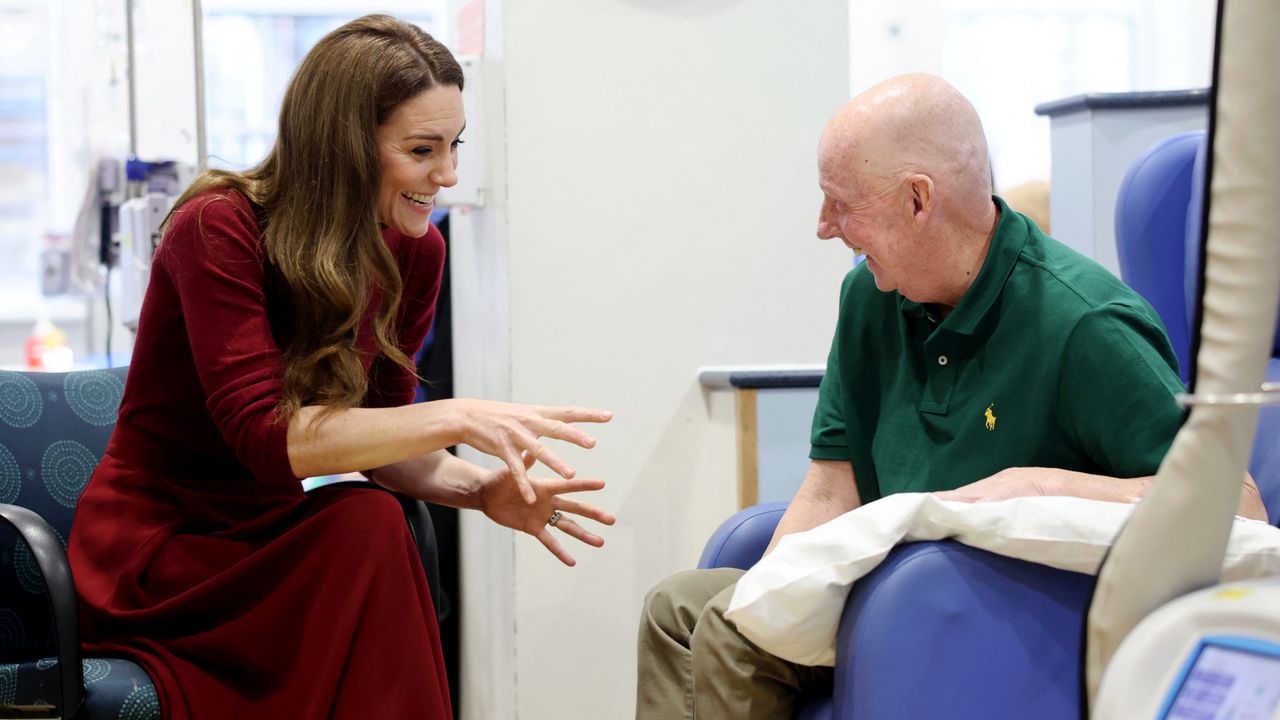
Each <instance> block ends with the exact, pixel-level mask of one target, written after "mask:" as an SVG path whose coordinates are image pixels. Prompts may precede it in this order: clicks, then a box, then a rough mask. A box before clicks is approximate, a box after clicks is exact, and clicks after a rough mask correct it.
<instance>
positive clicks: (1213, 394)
mask: <svg viewBox="0 0 1280 720" xmlns="http://www.w3.org/2000/svg"><path fill="white" fill-rule="evenodd" d="M1277 20H1280V6H1278V5H1276V4H1275V3H1273V2H1270V1H1269V0H1222V1H1221V2H1220V3H1219V6H1218V42H1217V50H1216V62H1215V67H1214V101H1213V112H1212V115H1211V116H1210V131H1209V137H1210V143H1209V146H1210V148H1211V151H1212V155H1211V158H1212V162H1211V163H1210V165H1209V173H1208V175H1207V177H1208V191H1209V196H1208V197H1209V200H1210V202H1208V203H1206V204H1207V206H1208V207H1209V212H1207V213H1206V214H1205V216H1206V218H1207V221H1208V222H1207V225H1208V242H1207V244H1206V246H1205V251H1204V253H1205V258H1206V264H1205V280H1206V282H1205V283H1204V287H1205V293H1204V300H1203V318H1204V323H1203V332H1202V333H1201V337H1202V338H1203V344H1202V346H1201V348H1200V352H1199V354H1198V355H1197V357H1196V361H1197V364H1196V372H1195V378H1196V386H1195V394H1194V395H1192V396H1191V397H1190V398H1188V400H1187V402H1188V404H1190V405H1193V409H1192V411H1191V414H1190V416H1189V417H1188V419H1187V421H1186V423H1185V425H1184V426H1183V428H1182V430H1181V431H1180V432H1179V433H1178V436H1177V438H1175V440H1174V443H1173V447H1172V448H1171V449H1170V450H1169V454H1168V456H1167V457H1166V458H1165V461H1164V464H1162V465H1161V467H1160V471H1159V473H1158V474H1157V477H1156V480H1155V482H1153V483H1152V485H1151V487H1150V489H1149V490H1148V491H1147V493H1146V495H1145V497H1144V498H1143V500H1142V502H1141V503H1140V504H1139V505H1138V507H1137V508H1136V509H1135V510H1134V513H1133V517H1132V518H1131V519H1130V521H1129V524H1128V525H1127V526H1126V527H1125V529H1124V530H1123V531H1122V532H1121V533H1120V535H1119V537H1118V538H1117V539H1116V542H1115V544H1114V545H1113V547H1112V550H1111V554H1110V556H1109V557H1108V559H1107V561H1106V562H1105V563H1104V565H1103V567H1102V569H1101V570H1100V572H1099V574H1098V583H1097V588H1096V594H1095V596H1094V600H1093V604H1092V607H1091V608H1090V612H1089V625H1088V630H1087V636H1086V658H1085V659H1086V677H1087V681H1086V691H1087V693H1088V696H1089V698H1090V699H1091V700H1094V699H1096V700H1095V702H1094V703H1093V716H1094V717H1095V718H1100V719H1103V720H1112V719H1116V720H1119V719H1120V718H1123V719H1125V720H1130V719H1131V718H1161V719H1163V718H1184V717H1185V718H1203V719H1205V720H1226V719H1228V718H1230V719H1233V720H1244V718H1277V717H1280V712H1277V711H1278V710H1280V602H1278V601H1280V578H1271V579H1267V580H1260V581H1255V582H1252V583H1247V584H1230V585H1216V582H1217V578H1218V570H1219V568H1220V566H1221V561H1222V557H1223V551H1224V548H1225V546H1226V543H1227V536H1228V532H1229V531H1230V528H1231V524H1232V515H1233V514H1234V512H1235V509H1236V506H1237V502H1238V499H1239V496H1240V489H1239V487H1240V478H1241V477H1242V476H1243V474H1244V473H1243V470H1244V466H1245V463H1246V462H1247V458H1248V455H1249V450H1250V442H1249V441H1250V440H1251V439H1252V438H1253V435H1254V429H1255V427H1256V424H1257V421H1258V412H1257V408H1256V405H1257V404H1262V403H1265V402H1270V401H1271V400H1273V399H1274V398H1273V397H1272V396H1271V394H1269V393H1258V392H1256V390H1257V388H1258V386H1259V383H1260V382H1261V381H1262V379H1263V378H1264V376H1265V375H1266V372H1267V363H1268V360H1269V358H1270V356H1271V350H1272V334H1273V332H1274V328H1275V322H1276V299H1277V296H1280V243H1278V242H1277V241H1276V231H1275V228H1276V227H1277V226H1280V208H1278V207H1277V206H1276V205H1275V203H1274V197H1273V196H1274V190H1275V187H1276V186H1277V185H1280V151H1277V148H1276V134H1275V132H1274V128H1273V126H1271V125H1270V124H1269V123H1267V122H1266V121H1265V120H1266V119H1267V118H1272V117H1275V116H1276V114H1277V113H1280V86H1278V85H1277V84H1276V82H1275V77H1274V76H1273V74H1272V73H1269V72H1266V71H1264V69H1272V70H1274V68H1276V67H1280V48H1277V47H1276V46H1275V44H1274V43H1273V42H1272V38H1271V37H1270V34H1269V33H1268V32H1266V31H1265V30H1264V28H1268V27H1274V26H1275V22H1276V21H1277Z"/></svg>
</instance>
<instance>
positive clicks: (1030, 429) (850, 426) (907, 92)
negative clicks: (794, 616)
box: [636, 75, 1266, 720]
mask: <svg viewBox="0 0 1280 720" xmlns="http://www.w3.org/2000/svg"><path fill="white" fill-rule="evenodd" d="M990 178H991V172H990V168H989V167H988V163H987V143H986V138H985V136H984V135H983V132H982V125H981V123H980V122H979V120H978V115H977V112H976V111H975V110H974V108H973V106H972V105H971V104H970V103H969V102H968V101H967V100H966V99H965V98H964V97H963V96H962V95H960V93H958V92H957V91H956V90H955V88H953V87H951V86H950V85H948V84H947V83H946V82H945V81H943V80H942V79H940V78H937V77H934V76H930V75H905V76H901V77H897V78H893V79H890V80H887V81H885V82H883V83H881V84H879V85H877V86H875V87H873V88H871V89H870V90H868V91H866V92H865V93H863V94H861V95H859V96H858V97H856V98H854V99H853V100H852V101H851V102H850V103H849V104H848V105H846V106H845V107H844V108H843V109H842V110H841V111H840V112H839V113H837V114H836V116H835V117H833V118H832V119H831V121H830V122H829V123H828V125H827V128H826V130H825V131H824V132H823V135H822V139H821V141H820V143H819V146H818V184H819V186H820V187H821V188H822V193H823V196H824V198H823V202H822V209H821V212H820V213H819V216H818V237H820V238H823V239H839V240H840V241H842V242H843V243H844V244H845V245H847V246H848V247H849V248H851V249H852V250H853V251H854V252H857V253H865V255H866V262H864V263H863V264H861V265H860V266H858V267H857V268H855V269H854V270H853V271H851V272H850V273H849V274H848V276H846V278H845V280H844V284H843V287H842V288H841V292H840V319H839V321H838V323H837V326H836V332H835V338H834V340H833V342H832V346H831V353H830V355H829V357H828V360H827V371H826V373H825V375H824V376H823V379H822V385H821V388H820V390H819V393H818V407H817V410H816V411H815V413H814V418H813V429H812V433H811V448H810V455H809V456H810V458H811V463H810V466H809V472H808V474H807V475H806V477H805V480H804V483H803V484H802V486H801V487H800V489H799V491H797V493H796V495H795V497H794V498H793V499H792V501H791V504H790V505H789V506H788V508H787V511H786V514H784V515H783V517H782V520H781V521H780V522H779V524H778V528H777V531H776V532H775V534H774V536H773V541H772V542H771V543H770V545H769V550H766V552H769V551H771V550H772V549H773V547H774V545H776V544H777V542H778V540H779V539H780V538H781V537H783V536H784V535H787V534H789V533H793V532H800V531H804V530H808V529H810V528H812V527H814V526H816V525H819V524H821V523H824V522H826V521H827V520H830V519H832V518H834V517H836V516H838V515H841V514H843V513H845V512H848V511H849V510H852V509H854V508H856V507H858V506H859V505H861V504H863V503H867V502H871V501H874V500H876V499H878V498H880V497H884V496H886V495H890V494H893V493H898V492H936V493H938V494H939V495H940V496H942V497H945V498H946V499H950V500H961V501H986V500H997V499H1004V498H1009V497H1018V496H1027V495H1072V496H1078V497H1087V498H1096V499H1101V500H1113V501H1121V502H1131V501H1133V500H1135V499H1137V498H1138V497H1139V496H1141V494H1142V493H1143V491H1144V490H1145V488H1146V487H1147V484H1148V483H1149V482H1150V481H1151V477H1150V476H1151V475H1152V474H1154V473H1155V471H1156V469H1157V467H1158V466H1159V464H1160V460H1161V459H1162V458H1163V457H1164V454H1165V452H1166V451H1167V450H1168V448H1169V445H1170V443H1171V442H1172V439H1173V435H1174V433H1175V432H1176V431H1177V428H1178V426H1179V424H1180V422H1181V411H1180V410H1179V409H1178V407H1177V405H1176V404H1175V402H1174V396H1175V395H1176V394H1177V393H1179V392H1181V391H1182V389H1183V388H1182V385H1181V382H1180V381H1179V379H1178V369H1177V360H1176V358H1175V356H1174V353H1173V350H1172V348H1171V347H1170V345H1169V341H1168V338H1167V337H1166V336H1165V332H1164V329H1163V327H1162V326H1161V324H1160V321H1159V319H1158V318H1157V316H1156V314H1155V312H1154V311H1153V310H1152V309H1151V307H1150V306H1149V305H1148V304H1147V303H1146V302H1144V301H1143V300H1142V299H1141V298H1139V297H1138V296H1137V295H1136V294H1134V292H1133V291H1132V290H1130V289H1129V288H1127V287H1126V286H1124V284H1122V283H1121V282H1120V281H1119V280H1117V279H1116V278H1115V277H1114V276H1113V275H1111V274H1110V273H1109V272H1107V271H1106V270H1104V269H1103V268H1102V267H1101V266H1099V265H1097V264H1096V263H1094V262H1093V261H1091V260H1089V259H1087V258H1084V257H1083V256H1081V255H1078V254H1076V253H1075V252H1073V251H1072V250H1070V249H1068V248H1067V247H1065V246H1063V245H1062V244H1060V243H1058V242H1056V241H1055V240H1053V239H1052V238H1049V237H1047V236H1045V235H1044V234H1043V233H1042V232H1041V231H1040V229H1039V228H1038V227H1037V226H1036V224H1035V223H1034V222H1032V221H1031V220H1029V219H1028V218H1026V217H1025V216H1023V215H1020V214H1018V213H1016V212H1014V211H1012V210H1010V209H1009V207H1008V206H1007V205H1006V204H1005V203H1004V201H1003V200H1001V199H1000V198H998V197H994V196H993V195H992V191H991V179H990ZM1239 512H1240V514H1242V515H1245V516H1247V517H1253V518H1262V519H1265V518H1266V512H1265V510H1264V509H1263V508H1262V503H1261V500H1260V498H1259V495H1258V492H1257V488H1256V487H1255V486H1254V485H1253V481H1252V480H1251V479H1249V478H1246V479H1245V483H1244V487H1243V491H1242V493H1241V501H1240V509H1239ZM741 574H742V572H741V571H740V570H734V569H716V570H694V571H690V572H686V573H681V574H678V575H674V576H672V577H670V578H667V579H666V580H664V581H663V582H661V583H659V584H658V585H657V586H656V587H655V588H654V589H653V590H652V591H651V592H650V593H649V595H648V597H647V598H646V599H645V608H644V614H643V617H642V619H641V626H640V640H639V676H638V680H639V682H638V692H637V705H636V717H637V718H638V719H641V720H649V719H653V720H658V719H661V720H672V719H673V718H690V717H695V716H696V717H698V718H701V719H702V720H712V719H716V720H719V719H722V718H723V719H732V720H744V719H749V718H762V719H763V718H770V719H776V718H790V717H791V716H792V714H793V712H794V705H795V698H796V697H797V696H798V695H799V694H801V693H805V692H817V693H822V692H828V691H829V688H830V685H831V678H832V674H831V669H830V668H816V667H805V666H799V665H794V664H792V663H789V662H787V661H785V660H782V659H780V658H776V657H773V656H771V655H769V654H768V653H766V652H764V651H763V650H761V649H759V648H757V647H756V646H755V645H753V644H752V643H751V642H749V641H748V640H746V639H745V638H743V637H742V636H741V635H740V634H739V633H738V632H737V631H736V630H735V629H734V628H733V626H732V625H731V624H729V623H728V622H726V621H725V619H724V611H725V609H726V608H727V607H728V604H729V600H730V598H731V597H732V595H733V589H734V585H735V584H736V582H737V580H738V577H739V576H741Z"/></svg>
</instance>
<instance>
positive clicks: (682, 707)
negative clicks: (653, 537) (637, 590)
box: [636, 568, 832, 720]
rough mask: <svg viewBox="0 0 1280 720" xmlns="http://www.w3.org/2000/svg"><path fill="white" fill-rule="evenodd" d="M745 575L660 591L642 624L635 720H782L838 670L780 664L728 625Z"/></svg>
mask: <svg viewBox="0 0 1280 720" xmlns="http://www.w3.org/2000/svg"><path fill="white" fill-rule="evenodd" d="M741 576H742V571H741V570H735V569H732V568H717V569H712V570H690V571H688V572H683V573H679V574H676V575H672V576H671V577H669V578H667V579H666V580H663V581H662V582H660V583H658V584H657V585H656V586H654V588H653V589H652V590H650V591H649V594H648V595H647V596H646V597H645V601H644V613H643V615H642V617H641V619H640V641H639V654H640V657H639V668H638V683H637V688H636V720H677V719H685V720H688V719H689V718H697V719H698V720H722V719H723V720H753V719H755V718H760V719H761V720H766V719H767V720H779V719H780V718H781V719H789V718H791V716H792V715H793V714H794V713H795V705H796V700H797V698H798V697H799V696H800V695H801V694H802V693H822V692H830V689H831V682H832V670H831V668H826V667H809V666H805V665H796V664H794V663H790V662H788V661H786V660H783V659H781V658H778V657H774V656H773V655H770V654H769V653H767V652H765V651H764V650H761V649H760V648H759V647H757V646H756V645H755V644H754V643H752V642H751V641H750V640H747V639H746V638H745V637H743V636H742V635H741V634H740V633H739V632H738V631H737V629H736V628H734V627H733V625H732V624H731V623H729V622H728V621H726V620H725V619H724V611H725V610H726V609H727V608H728V607H729V599H730V598H731V597H733V589H734V587H735V586H736V585H737V583H738V578H739V577H741Z"/></svg>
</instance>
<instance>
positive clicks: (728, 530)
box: [698, 503, 1093, 720]
mask: <svg viewBox="0 0 1280 720" xmlns="http://www.w3.org/2000/svg"><path fill="white" fill-rule="evenodd" d="M785 509H786V504H785V503H770V504H766V505H757V506H753V507H750V508H747V509H746V510H743V511H741V512H739V513H737V514H735V515H734V516H732V517H730V518H729V519H728V520H726V521H725V522H724V523H722V524H721V526H720V527H719V529H717V530H716V532H715V533H714V534H713V535H712V538H711V540H710V541H709V542H708V543H707V545H706V547H705V548H704V550H703V553H702V559H701V561H700V562H699V564H698V566H699V567H737V568H742V569H746V568H748V567H750V566H751V565H752V564H754V563H755V561H756V560H758V559H759V557H760V554H761V553H762V552H763V551H764V548H765V547H766V546H767V545H768V543H769V538H770V537H771V536H772V535H773V530H774V527H775V526H776V525H777V522H778V520H779V519H780V518H781V517H782V513H783V511H784V510H785ZM1092 591H1093V578H1092V577H1089V576H1087V575H1081V574H1079V573H1072V572H1065V571H1062V570H1055V569H1053V568H1050V567H1046V566H1043V565H1037V564H1035V563H1029V562H1024V561H1021V560H1015V559H1012V558H1006V557H1001V556H999V555H993V554H992V553H989V552H986V551H983V550H978V549H975V548H971V547H968V546H966V545H961V544H959V543H955V542H951V541H943V542H924V543H910V544H907V545H902V546H899V547H897V548H895V549H894V550H893V551H892V552H891V553H890V554H889V556H888V557H887V558H886V559H885V561H884V562H883V563H881V564H880V566H879V567H877V568H876V569H875V570H873V571H872V572H871V573H869V574H868V575H867V576H866V577H864V578H863V579H862V580H860V581H859V582H858V583H857V584H855V585H854V588H853V590H852V591H851V592H850V594H849V599H848V600H847V601H846V603H845V608H844V614H843V616H842V619H841V622H840V628H839V631H838V634H837V640H836V656H837V660H836V675H835V683H834V688H833V692H832V695H831V697H815V698H804V699H803V701H802V705H801V707H800V710H799V711H798V712H797V714H796V718H797V720H828V719H829V718H837V719H840V720H843V719H845V718H877V720H897V719H901V720H933V719H935V718H936V719H938V720H942V719H944V718H945V719H947V720H968V719H970V718H972V719H973V720H978V719H980V718H981V719H983V720H989V719H990V718H1013V717H1035V718H1043V719H1045V720H1078V718H1079V716H1080V710H1079V697H1078V693H1079V688H1080V662H1079V652H1080V647H1081V642H1082V637H1083V632H1084V617H1085V614H1084V613H1085V610H1086V608H1087V607H1088V603H1089V596H1090V595H1091V593H1092Z"/></svg>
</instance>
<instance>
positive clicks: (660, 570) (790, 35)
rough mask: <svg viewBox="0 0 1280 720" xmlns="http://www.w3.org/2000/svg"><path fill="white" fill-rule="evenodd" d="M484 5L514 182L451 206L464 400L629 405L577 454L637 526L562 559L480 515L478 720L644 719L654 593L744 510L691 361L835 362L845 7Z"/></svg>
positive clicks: (473, 525) (491, 146) (596, 0)
mask: <svg viewBox="0 0 1280 720" xmlns="http://www.w3.org/2000/svg"><path fill="white" fill-rule="evenodd" d="M486 6H487V10H488V17H487V18H486V23H487V26H488V29H489V31H488V32H487V35H488V37H489V39H488V40H487V42H488V45H487V47H486V48H485V55H486V64H485V67H486V77H485V83H486V87H487V89H486V101H485V108H484V112H485V116H486V122H487V123H489V127H490V133H489V138H488V140H487V142H486V150H487V151H489V153H490V160H489V162H490V167H489V172H490V173H493V174H495V175H501V180H500V181H499V182H500V183H505V186H504V187H495V188H494V192H493V194H492V195H487V197H491V198H492V202H490V203H489V204H488V205H487V206H486V207H485V208H483V209H481V210H479V211H476V212H472V213H469V214H465V215H464V214H459V215H455V220H454V221H455V223H457V224H455V225H453V227H454V228H455V234H454V237H453V247H454V248H455V251H454V257H453V263H454V265H453V273H454V275H453V280H454V283H455V284H454V288H455V290H454V292H455V303H456V307H457V308H458V309H457V310H456V312H457V313H458V315H457V317H456V323H455V332H456V333H457V335H458V336H457V338H456V344H457V350H456V352H457V358H456V363H455V367H456V368H458V371H457V373H458V374H457V378H456V382H457V385H458V392H459V394H462V395H485V396H487V397H495V398H496V397H502V396H503V395H504V393H505V394H506V396H507V397H510V398H511V399H513V400H516V401H523V402H538V403H575V404H580V405H594V406H601V407H607V408H610V409H612V410H614V411H615V413H616V419H615V420H614V422H613V423H612V424H611V425H609V426H605V427H603V428H601V429H600V430H599V433H598V435H599V438H600V445H599V447H598V448H597V449H595V450H593V451H590V452H586V451H574V450H572V449H568V448H565V449H564V450H563V453H562V454H563V455H565V456H566V457H567V458H568V459H569V460H570V461H571V462H573V463H574V464H575V465H576V466H577V468H578V469H579V472H580V473H581V474H583V475H588V476H597V477H602V478H604V479H606V480H607V481H608V483H609V487H608V488H607V489H606V490H605V491H603V492H601V493H599V494H598V497H597V498H595V500H596V501H597V502H598V503H599V504H601V505H603V506H605V507H608V508H610V509H612V510H613V511H615V512H616V513H617V514H618V517H619V523H618V525H617V526H615V527H613V528H607V529H605V530H604V531H603V532H602V534H603V535H604V536H605V538H606V542H607V544H606V546H605V548H604V549H603V550H600V551H592V550H590V549H589V548H585V547H584V546H578V547H575V548H574V549H575V551H576V552H575V554H576V555H577V557H578V558H579V561H580V562H579V565H578V567H576V568H573V569H569V568H565V567H562V566H560V565H559V563H558V562H557V561H556V560H555V559H554V558H552V557H551V556H550V555H548V554H547V553H546V552H545V551H544V550H543V549H542V547H541V546H540V545H539V544H538V543H537V542H536V541H534V540H533V539H532V538H527V537H521V538H518V539H516V540H515V541H514V542H513V541H512V539H511V536H510V534H509V533H504V532H501V531H497V530H494V529H493V528H491V527H489V526H488V525H486V523H485V522H484V521H483V520H482V519H479V518H477V517H474V516H472V517H468V518H465V519H464V525H463V540H462V542H463V573H464V577H463V590H462V593H463V598H462V600H463V618H464V629H463V634H464V640H463V642H464V691H463V697H462V705H463V709H464V717H467V718H495V717H503V718H506V717H513V718H516V717H518V718H522V719H523V718H558V717H591V718H626V717H631V716H632V714H633V698H634V682H635V680H634V678H635V672H634V669H635V659H634V658H635V636H636V627H637V623H638V617H639V610H640V604H641V601H642V598H643V596H644V594H645V592H646V590H647V589H648V588H649V587H650V586H651V585H652V584H653V583H654V582H655V581H657V580H658V579H660V578H661V577H663V576H665V575H667V574H669V573H671V572H674V571H677V570H681V569H686V568H691V567H693V565H694V564H695V563H696V561H697V557H698V552H699V550H700V548H701V546H702V544H703V542H705V540H706V538H707V537H708V535H709V534H710V533H711V531H712V530H713V529H714V528H715V526H716V524H718V523H719V521H720V520H722V519H723V518H724V517H726V516H727V515H729V514H730V513H731V512H732V511H733V510H734V509H735V502H736V485H735V483H736V478H735V467H734V465H733V462H734V459H733V445H732V442H733V434H732V431H731V428H727V427H724V426H723V425H717V424H714V423H712V422H710V421H709V418H710V416H711V405H712V404H713V403H715V402H716V400H715V399H714V398H711V397H710V396H708V395H706V394H704V392H703V391H702V389H701V388H700V387H699V385H698V384H697V379H696V370H697V368H698V367H699V366H700V365H704V364H731V363H782V362H797V363H814V362H822V361H823V360H824V359H825V356H826V350H827V346H828V343H829V340H830V334H831V330H832V328H833V326H834V322H835V315H836V296H837V293H838V287H839V281H840V278H841V277H842V276H843V274H844V272H845V271H846V270H847V269H848V267H849V262H850V258H849V255H848V252H847V251H846V250H844V249H843V248H842V247H840V246H837V245H833V244H830V243H825V244H824V243H821V242H819V241H817V240H816V239H815V238H814V234H813V232H814V227H815V224H816V215H817V209H818V202H819V194H818V191H817V186H816V170H815V155H816V146H817V139H818V135H819V133H820V132H821V130H822V127H823V125H824V123H825V121H826V119H827V118H828V117H829V116H830V114H831V113H833V112H834V111H835V110H836V109H837V108H838V107H839V106H840V105H841V104H842V103H843V102H844V100H845V99H846V98H847V94H848V87H849V80H848V74H847V73H848V41H847V36H846V31H847V27H848V25H847V21H846V13H847V3H846V0H814V1H812V2H809V3H806V4H805V12H804V13H800V14H795V13H788V12H786V11H785V9H784V8H783V7H781V6H779V4H778V3H776V2H772V1H771V0H701V1H700V2H698V3H687V2H681V1H676V0H563V1H562V2H558V3H556V4H555V6H554V11H552V8H550V7H548V6H547V5H546V4H543V3H523V2H519V3H518V2H509V3H505V4H501V3H499V2H497V1H496V0H489V1H488V2H487V3H486ZM495 28H498V29H495ZM495 33H497V34H498V37H496V38H495ZM495 40H496V41H497V42H496V43H495ZM469 112H475V109H469ZM498 126H505V131H502V130H498V129H496V127H498ZM464 149H465V147H464ZM504 169H505V171H504ZM459 220H461V221H462V222H458V221H459ZM570 542H572V541H570ZM575 544H576V543H575Z"/></svg>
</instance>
